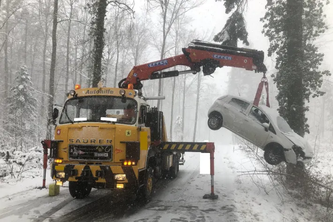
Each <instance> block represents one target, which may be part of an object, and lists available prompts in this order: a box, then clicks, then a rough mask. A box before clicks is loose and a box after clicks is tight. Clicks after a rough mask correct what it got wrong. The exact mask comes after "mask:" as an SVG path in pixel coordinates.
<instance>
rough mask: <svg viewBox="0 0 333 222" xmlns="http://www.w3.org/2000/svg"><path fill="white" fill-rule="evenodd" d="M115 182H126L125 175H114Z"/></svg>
mask: <svg viewBox="0 0 333 222" xmlns="http://www.w3.org/2000/svg"><path fill="white" fill-rule="evenodd" d="M114 179H115V180H126V174H116V175H114Z"/></svg>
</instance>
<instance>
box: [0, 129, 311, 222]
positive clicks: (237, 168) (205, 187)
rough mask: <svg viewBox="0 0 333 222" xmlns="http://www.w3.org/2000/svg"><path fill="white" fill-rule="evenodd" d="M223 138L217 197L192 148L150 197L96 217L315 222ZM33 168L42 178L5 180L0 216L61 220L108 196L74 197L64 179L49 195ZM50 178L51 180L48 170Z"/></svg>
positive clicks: (99, 193) (227, 137)
mask: <svg viewBox="0 0 333 222" xmlns="http://www.w3.org/2000/svg"><path fill="white" fill-rule="evenodd" d="M221 137H223V141H227V142H224V143H223V144H216V152H215V193H216V194H217V195H218V196H219V197H218V199H217V200H207V199H203V198H202V197H203V195H204V194H208V193H210V175H201V174H200V165H199V159H200V154H199V153H187V154H186V155H185V158H186V162H185V165H184V166H180V172H179V174H178V177H177V178H175V179H174V180H171V181H165V183H162V184H161V185H160V186H159V187H158V189H157V191H156V193H155V194H154V196H153V199H152V201H151V202H149V203H148V204H146V205H144V206H142V207H139V208H138V209H136V210H135V212H130V211H129V212H128V213H125V214H123V215H122V216H121V217H117V218H114V216H112V215H111V214H110V215H108V214H104V215H100V216H98V220H95V221H110V220H112V221H137V222H139V221H142V222H143V221H145V222H150V221H151V222H152V221H159V222H164V221H212V222H213V221H214V222H215V221H228V222H229V221H242V222H243V221H277V222H280V221H315V219H314V216H313V215H312V214H311V212H310V211H309V209H308V208H309V207H306V206H304V205H302V204H301V202H300V201H299V200H294V199H292V198H291V197H290V196H289V195H288V194H287V193H286V192H285V190H283V189H282V188H281V186H280V185H279V184H277V183H276V182H275V181H273V180H271V179H270V177H268V176H267V175H265V174H264V173H260V172H261V170H262V168H261V166H260V164H259V163H258V162H257V161H256V160H254V159H251V158H249V156H251V153H248V152H249V151H248V150H247V149H246V148H243V146H239V145H237V144H236V142H235V141H233V140H232V139H231V138H233V137H232V136H231V133H229V132H228V131H226V130H224V129H223V130H221ZM259 155H261V154H260V153H259ZM33 172H34V173H33V174H32V173H31V172H30V175H36V174H39V175H38V177H37V176H36V177H35V178H27V177H25V178H23V179H22V180H20V181H17V182H14V181H11V182H8V183H6V182H4V181H2V182H0V221H51V220H57V219H58V218H60V217H61V216H62V215H65V214H68V213H69V212H71V211H72V210H74V209H77V208H79V207H81V206H82V205H85V204H87V203H89V202H92V201H94V200H96V199H98V198H100V197H101V196H102V195H103V191H94V192H92V194H91V196H90V197H89V198H87V199H84V200H75V199H72V198H71V197H70V196H69V193H68V188H67V187H66V185H67V184H65V186H64V187H62V188H61V191H60V195H59V196H57V197H49V196H48V191H47V190H46V189H42V190H40V189H34V188H36V187H40V186H41V183H42V170H34V171H33ZM258 172H259V173H258ZM25 174H26V175H29V173H28V172H25ZM47 181H48V183H51V182H52V181H51V180H50V178H49V174H48V175H47ZM297 202H298V203H297ZM301 206H302V207H301ZM111 211H112V209H110V212H111ZM89 220H91V218H90V219H89ZM81 221H85V220H84V218H81ZM87 221H88V219H87Z"/></svg>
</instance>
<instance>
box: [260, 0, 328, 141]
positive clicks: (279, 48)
mask: <svg viewBox="0 0 333 222" xmlns="http://www.w3.org/2000/svg"><path fill="white" fill-rule="evenodd" d="M324 2H325V0H272V1H268V3H267V6H266V8H267V12H266V14H265V16H264V18H262V21H263V22H264V30H263V33H264V34H265V35H266V36H267V37H268V38H269V40H270V47H269V49H268V55H269V56H272V55H273V54H276V69H277V70H278V71H277V74H276V76H275V78H274V82H275V83H276V84H277V88H278V90H279V93H278V95H277V100H278V102H279V107H280V108H279V112H280V114H281V115H282V116H283V117H284V118H285V119H286V120H287V121H288V123H289V124H290V126H291V127H292V128H293V129H294V130H295V131H296V132H297V133H298V134H300V135H301V136H303V135H304V133H305V132H309V126H308V124H307V123H306V122H307V118H306V117H305V112H306V111H308V110H309V108H308V107H307V106H305V102H306V101H307V102H309V100H310V96H312V97H318V96H321V95H323V94H324V92H322V91H320V87H321V85H322V81H323V79H322V77H323V76H324V75H330V73H329V71H320V70H319V67H320V65H321V63H322V61H323V57H324V55H323V54H322V53H319V52H318V48H317V47H316V46H315V45H314V40H315V39H316V38H317V37H319V36H320V35H321V34H322V33H324V32H325V30H326V29H327V27H326V25H325V22H324V14H323V7H324Z"/></svg>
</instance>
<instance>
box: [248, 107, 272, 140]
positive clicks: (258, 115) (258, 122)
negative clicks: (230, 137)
mask: <svg viewBox="0 0 333 222" xmlns="http://www.w3.org/2000/svg"><path fill="white" fill-rule="evenodd" d="M263 123H268V124H270V122H269V119H268V117H267V116H266V114H265V113H264V112H263V111H262V110H260V109H259V108H258V107H256V106H252V107H251V109H250V111H249V113H248V115H247V117H246V118H245V119H244V124H243V134H244V138H246V139H247V140H248V141H249V142H251V143H253V144H254V145H256V146H258V147H263V146H264V144H265V143H266V141H267V139H268V137H269V135H270V131H269V130H268V129H265V127H264V126H263Z"/></svg>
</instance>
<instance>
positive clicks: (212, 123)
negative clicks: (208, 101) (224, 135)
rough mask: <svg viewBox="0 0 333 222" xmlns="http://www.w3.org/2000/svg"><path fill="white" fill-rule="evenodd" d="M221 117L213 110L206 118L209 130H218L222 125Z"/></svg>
mask: <svg viewBox="0 0 333 222" xmlns="http://www.w3.org/2000/svg"><path fill="white" fill-rule="evenodd" d="M222 122H223V118H222V116H221V114H219V113H218V112H213V113H211V114H210V115H209V118H208V127H209V128H210V129H211V130H218V129H220V128H221V127H222Z"/></svg>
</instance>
